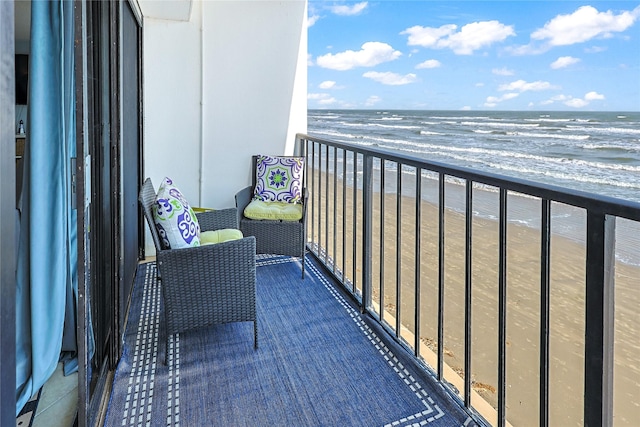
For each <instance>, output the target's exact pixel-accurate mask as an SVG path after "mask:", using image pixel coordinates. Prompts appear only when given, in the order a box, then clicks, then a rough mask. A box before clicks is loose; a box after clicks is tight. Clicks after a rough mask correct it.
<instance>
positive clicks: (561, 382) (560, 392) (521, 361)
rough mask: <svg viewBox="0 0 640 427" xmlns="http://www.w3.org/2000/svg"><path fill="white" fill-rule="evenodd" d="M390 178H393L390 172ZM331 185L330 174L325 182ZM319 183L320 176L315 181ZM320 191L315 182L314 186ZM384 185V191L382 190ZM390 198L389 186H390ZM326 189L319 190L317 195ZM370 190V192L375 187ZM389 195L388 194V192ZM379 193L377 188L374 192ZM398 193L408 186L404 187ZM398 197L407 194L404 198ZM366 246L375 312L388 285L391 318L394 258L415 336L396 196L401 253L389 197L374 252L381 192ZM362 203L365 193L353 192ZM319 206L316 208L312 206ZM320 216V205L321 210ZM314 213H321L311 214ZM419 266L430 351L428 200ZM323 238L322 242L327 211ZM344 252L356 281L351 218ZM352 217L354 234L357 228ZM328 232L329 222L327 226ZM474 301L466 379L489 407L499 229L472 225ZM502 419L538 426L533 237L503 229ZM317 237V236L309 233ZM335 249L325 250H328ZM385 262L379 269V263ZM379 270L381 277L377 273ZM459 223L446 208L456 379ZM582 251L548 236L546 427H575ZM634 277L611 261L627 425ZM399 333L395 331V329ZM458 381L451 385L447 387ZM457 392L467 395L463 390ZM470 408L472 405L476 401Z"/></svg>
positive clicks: (408, 230) (405, 219)
mask: <svg viewBox="0 0 640 427" xmlns="http://www.w3.org/2000/svg"><path fill="white" fill-rule="evenodd" d="M394 175H395V173H394ZM329 176H331V175H329ZM316 178H317V176H316ZM316 183H317V181H316ZM387 185H390V183H389V181H387ZM392 185H393V187H392V188H394V189H395V183H393V184H392ZM329 187H330V188H329V198H330V200H333V186H332V185H330V186H329ZM323 188H324V186H323ZM374 188H375V184H374ZM387 188H389V187H387ZM378 189H379V185H378ZM403 190H405V180H404V179H403ZM341 191H342V186H341V185H339V186H338V192H337V194H338V196H339V197H338V199H339V200H338V209H340V208H341V205H342V199H341V197H342V193H341ZM403 193H404V191H403ZM352 194H353V189H352V187H349V186H347V209H348V212H351V208H352V205H353V198H352V197H353V196H352ZM374 194H375V196H374V200H373V209H374V214H373V224H372V228H373V232H374V242H373V245H372V248H373V250H372V252H373V253H372V254H371V257H372V265H373V270H374V271H373V277H372V282H373V288H374V302H375V303H377V304H380V300H379V299H380V297H379V293H380V291H379V284H380V283H383V284H384V288H383V291H384V295H385V298H384V302H383V303H382V305H383V306H384V307H385V310H387V312H388V316H389V317H395V315H396V307H395V303H396V298H395V283H396V275H397V273H398V272H397V271H396V267H395V261H396V253H397V251H398V250H400V253H401V254H402V257H401V268H400V276H401V281H402V287H401V288H400V290H401V295H402V297H401V308H400V317H401V319H402V325H403V327H406V328H408V329H409V330H410V331H414V330H415V328H414V326H413V322H414V321H413V312H414V306H415V297H414V290H415V282H414V280H415V279H414V278H415V276H416V274H415V268H414V264H415V258H414V253H415V244H416V242H415V236H416V233H415V217H414V213H415V199H414V198H413V197H410V196H406V195H405V196H403V197H402V199H401V200H402V222H401V230H402V247H401V248H396V245H395V231H396V217H395V216H396V196H395V194H388V193H387V194H385V195H384V196H385V197H384V199H385V211H384V227H385V253H384V256H381V255H380V253H379V240H378V238H377V236H378V234H379V233H378V231H379V229H380V219H381V218H380V206H379V205H380V202H379V199H380V193H379V192H376V191H374ZM357 197H358V203H362V193H361V191H360V190H358V196H357ZM315 203H318V200H317V199H316V200H315ZM321 206H322V207H323V208H324V206H325V205H324V202H322V205H321ZM316 209H318V206H317V205H316ZM421 211H422V222H421V242H420V248H421V258H420V274H419V277H420V284H421V286H420V291H421V293H420V301H419V304H420V312H421V322H420V338H421V341H422V343H423V344H426V345H427V346H428V347H429V348H431V349H433V346H434V343H437V328H436V326H435V325H437V282H438V272H437V269H438V262H437V260H438V258H437V256H438V249H437V241H438V236H437V212H438V208H437V205H434V204H432V203H429V202H427V201H425V200H423V201H422V203H421ZM322 214H323V223H322V227H323V235H322V240H321V242H322V243H324V242H325V234H324V233H325V231H326V230H324V226H325V224H324V219H325V211H324V210H323V212H322ZM347 215H348V218H349V219H348V222H347V223H348V227H347V232H348V233H347V235H346V236H345V237H346V241H347V246H348V248H347V250H346V259H345V260H344V268H345V270H344V271H345V272H346V274H347V275H348V276H352V271H353V269H352V265H351V255H352V254H351V250H350V249H349V247H350V246H352V244H353V236H352V235H351V234H349V230H348V228H349V227H350V226H351V224H352V222H351V221H352V218H351V216H350V214H349V213H348V214H347ZM361 220H362V219H361V218H358V221H357V222H358V224H359V225H358V226H359V227H360V226H361V225H362V222H361ZM337 223H338V230H337V232H336V233H335V236H334V235H333V234H334V233H333V230H330V233H329V236H328V237H329V242H331V241H333V240H334V239H338V241H339V242H341V239H342V232H341V230H340V227H341V219H340V218H338V219H337ZM329 224H330V228H331V227H332V224H333V219H331V220H330V221H329ZM472 227H473V228H472V230H473V241H472V244H473V259H472V265H473V267H472V271H473V278H472V284H473V293H472V362H473V364H472V379H473V381H474V387H473V389H474V390H475V391H476V392H477V393H478V394H479V395H480V396H482V398H483V399H485V400H486V401H487V402H489V403H491V404H492V405H493V406H494V407H495V400H496V383H497V374H496V373H497V347H498V346H497V324H498V323H497V269H498V262H497V246H498V245H497V236H498V234H497V233H498V223H497V221H495V220H490V219H486V218H480V217H477V216H476V215H474V217H473V226H472ZM507 227H508V228H507V238H508V243H507V265H508V274H507V286H508V291H507V354H506V357H507V402H506V404H507V417H508V419H509V422H511V423H512V424H513V425H529V424H537V422H532V421H533V420H537V419H538V416H539V415H538V412H539V410H538V406H537V405H538V389H539V386H538V382H539V381H538V370H539V356H538V350H537V349H538V347H539V339H540V338H539V328H540V324H539V307H540V296H539V269H540V255H539V254H540V242H539V239H540V237H539V232H536V231H535V230H533V229H532V228H531V227H527V226H525V225H523V224H517V223H513V222H509V224H508V226H507ZM315 233H316V234H317V227H316V230H315ZM330 246H331V245H330ZM326 249H327V250H328V251H329V255H330V256H332V257H333V258H334V259H335V261H336V264H337V266H339V267H341V268H342V265H343V261H342V255H341V253H340V251H339V250H338V253H337V254H332V253H331V252H332V251H333V247H332V246H331V247H330V248H326ZM357 253H358V259H357V262H358V264H357V265H356V267H357V268H356V276H357V277H356V283H358V284H360V283H361V280H362V277H361V274H362V272H361V271H358V270H359V268H358V267H359V264H360V263H361V261H362V254H361V253H360V249H357ZM382 260H383V261H382ZM382 262H383V265H384V278H383V280H381V278H380V272H379V267H380V265H381V263H382ZM464 265H465V264H464V215H463V214H460V213H458V212H455V210H453V209H451V208H450V207H449V206H447V208H446V209H445V265H444V268H445V281H444V286H445V303H444V306H443V310H444V325H445V326H444V335H445V341H444V348H445V363H446V364H447V365H448V366H450V367H451V368H452V369H453V371H454V372H458V373H462V372H463V369H464V352H463V349H464V335H463V331H464V304H463V302H464ZM584 265H585V261H584V247H583V246H581V245H580V244H579V243H577V242H575V241H572V240H570V239H568V238H566V237H563V236H560V235H558V234H557V233H553V237H552V260H551V267H552V274H551V332H550V342H551V354H550V357H551V360H550V395H549V399H550V401H551V408H550V421H551V423H552V424H554V425H556V424H557V425H573V424H575V425H581V421H582V413H583V407H582V390H583V382H584V379H583V378H582V376H583V366H584V356H583V354H584V318H585V311H584V310H585V309H584V290H583V288H584V286H583V284H584V274H585V273H584ZM639 277H640V268H638V267H635V266H632V265H627V264H624V263H621V262H616V330H615V333H616V343H615V352H616V357H615V365H616V367H615V372H614V388H615V395H616V400H615V401H614V413H615V415H616V422H619V421H622V425H624V420H625V419H626V420H627V421H626V422H631V420H633V416H635V415H636V414H637V413H638V412H637V411H638V410H640V407H638V405H637V404H636V403H635V401H636V400H637V399H634V398H633V396H634V395H635V394H637V390H638V387H640V367H639V366H638V365H639V364H638V354H640V344H636V343H640V328H639V327H638V323H639V322H638V320H639V319H638V314H637V312H636V311H637V307H638V306H640V293H639V292H638V291H637V289H636V286H634V281H637V280H638V278H639ZM392 326H393V327H395V324H394V325H392ZM445 379H446V380H447V381H450V382H454V380H456V379H455V378H446V377H445ZM460 392H463V390H460ZM472 404H474V405H476V404H477V401H476V402H474V401H472Z"/></svg>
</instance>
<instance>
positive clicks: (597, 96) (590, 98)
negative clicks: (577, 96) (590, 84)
mask: <svg viewBox="0 0 640 427" xmlns="http://www.w3.org/2000/svg"><path fill="white" fill-rule="evenodd" d="M584 99H585V100H586V101H596V100H597V101H601V100H603V99H604V95H602V94H599V93H598V92H589V93H587V94H586V95H585V96H584Z"/></svg>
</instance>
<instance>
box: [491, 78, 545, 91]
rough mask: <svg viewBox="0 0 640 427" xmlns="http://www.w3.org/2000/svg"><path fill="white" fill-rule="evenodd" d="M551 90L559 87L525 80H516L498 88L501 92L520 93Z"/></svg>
mask: <svg viewBox="0 0 640 427" xmlns="http://www.w3.org/2000/svg"><path fill="white" fill-rule="evenodd" d="M549 89H557V87H555V86H553V85H552V84H551V83H549V82H543V81H540V80H538V81H536V82H526V81H524V80H516V81H515V82H511V83H507V84H503V85H500V86H498V90H499V91H501V92H502V91H506V90H509V91H512V90H517V91H518V92H527V91H540V90H549Z"/></svg>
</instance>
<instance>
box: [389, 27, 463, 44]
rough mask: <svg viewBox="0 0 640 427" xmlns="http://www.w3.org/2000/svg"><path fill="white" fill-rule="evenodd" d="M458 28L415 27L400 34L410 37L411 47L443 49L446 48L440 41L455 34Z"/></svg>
mask: <svg viewBox="0 0 640 427" xmlns="http://www.w3.org/2000/svg"><path fill="white" fill-rule="evenodd" d="M457 28H458V27H457V26H456V25H455V24H449V25H443V26H441V27H440V28H432V27H421V26H420V25H415V26H413V27H411V28H407V29H406V30H404V31H402V32H401V33H400V34H402V35H404V34H408V35H409V41H408V44H409V46H422V47H431V48H441V47H444V46H439V42H440V40H441V39H442V38H445V37H448V36H450V35H451V34H453V33H454V31H455V30H456V29H457Z"/></svg>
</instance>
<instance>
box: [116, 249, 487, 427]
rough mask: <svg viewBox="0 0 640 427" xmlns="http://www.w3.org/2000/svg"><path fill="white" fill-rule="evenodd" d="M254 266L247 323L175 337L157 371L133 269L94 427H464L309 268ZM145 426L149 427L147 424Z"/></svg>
mask: <svg viewBox="0 0 640 427" xmlns="http://www.w3.org/2000/svg"><path fill="white" fill-rule="evenodd" d="M306 262H307V268H308V270H307V271H308V275H307V277H306V278H305V279H304V280H301V279H300V265H299V260H297V259H295V258H290V257H282V256H272V257H260V258H259V259H258V260H257V270H256V274H257V301H258V327H259V348H258V349H257V350H254V348H253V326H252V323H231V324H225V325H214V326H212V327H210V328H206V329H202V330H198V331H192V332H188V333H181V334H176V335H174V336H173V337H172V338H171V340H170V343H169V355H168V360H167V365H163V364H162V363H161V360H162V357H159V356H158V352H159V351H160V352H163V351H164V350H163V344H160V340H161V338H160V337H162V336H163V334H162V331H161V329H162V321H161V320H162V319H161V316H160V311H161V310H160V305H161V304H160V299H161V292H160V287H159V285H158V283H157V280H156V269H155V264H153V263H149V264H143V265H141V266H140V268H139V271H138V276H137V279H136V284H135V287H134V291H133V292H134V294H133V298H132V303H131V312H130V315H129V321H128V325H127V329H126V332H125V348H124V353H123V356H122V358H121V361H120V363H119V365H118V368H117V370H116V374H115V379H114V385H113V392H112V395H111V400H110V403H109V408H108V412H107V419H106V422H105V426H112V427H115V426H134V425H135V426H137V425H152V426H155V425H161V424H162V425H167V426H178V425H181V424H182V425H184V426H194V425H211V426H215V425H219V426H367V427H369V426H414V425H416V426H418V425H430V426H447V427H449V426H462V425H465V426H470V425H475V423H474V422H473V421H472V419H471V418H469V417H468V415H467V414H466V413H465V412H464V411H463V410H462V409H461V408H460V407H459V405H458V404H457V403H456V402H454V401H453V399H452V398H451V397H450V396H449V395H448V394H447V393H446V392H445V391H444V390H443V389H442V387H441V386H440V385H438V384H437V383H436V382H435V381H434V380H433V379H432V378H431V377H430V376H429V375H428V374H427V373H426V372H424V371H422V370H421V369H419V368H417V367H416V366H414V365H413V364H412V362H411V360H410V358H409V357H408V356H409V355H408V354H407V353H406V351H405V350H404V349H403V348H401V347H400V346H398V345H397V344H396V343H394V342H393V341H391V340H389V341H387V340H386V338H385V337H383V336H382V335H384V332H382V333H381V332H376V328H375V326H374V325H373V323H370V322H372V321H371V320H370V319H369V318H368V317H367V316H362V315H361V314H360V313H359V311H358V310H357V308H356V307H355V306H354V305H352V304H351V301H350V300H349V299H348V298H346V297H345V296H344V295H343V294H342V291H341V290H340V289H339V288H338V287H336V286H335V285H334V284H333V283H332V281H331V280H330V279H328V278H326V277H325V276H324V275H323V274H322V273H321V272H320V270H319V267H318V265H317V264H316V263H315V262H313V261H311V260H310V259H309V258H307V260H306ZM147 423H148V424H147Z"/></svg>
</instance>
